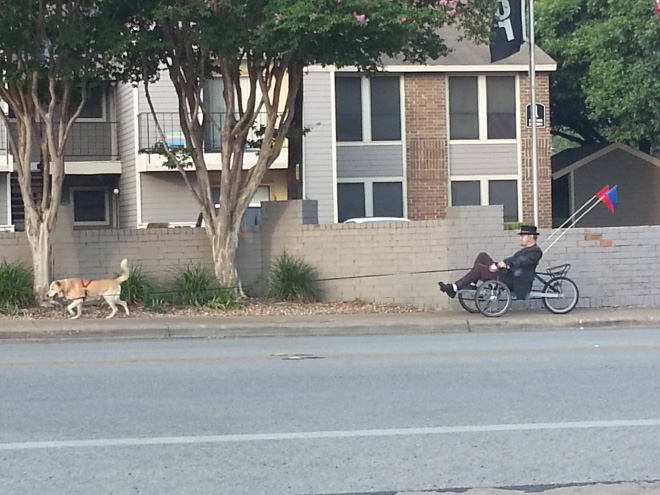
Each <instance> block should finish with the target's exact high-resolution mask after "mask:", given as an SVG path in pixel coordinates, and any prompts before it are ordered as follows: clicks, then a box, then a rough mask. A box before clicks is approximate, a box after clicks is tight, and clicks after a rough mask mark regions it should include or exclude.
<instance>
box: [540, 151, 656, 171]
mask: <svg viewBox="0 0 660 495" xmlns="http://www.w3.org/2000/svg"><path fill="white" fill-rule="evenodd" d="M615 150H620V151H623V152H624V153H628V154H630V155H633V156H635V157H637V158H639V159H641V160H643V161H646V162H648V163H650V164H651V165H655V166H656V167H658V168H660V160H658V159H657V158H655V157H653V156H651V155H649V154H647V153H644V152H643V151H639V150H636V149H635V148H631V147H630V146H628V145H626V144H623V143H611V144H599V145H594V146H582V147H580V148H572V149H569V150H565V151H562V152H561V153H557V154H556V155H555V156H553V157H552V169H553V173H552V178H553V179H559V178H560V177H563V176H564V175H567V174H569V173H571V172H573V171H575V170H577V169H579V168H580V167H583V166H584V165H586V164H588V163H591V162H593V161H595V160H598V159H599V158H601V157H603V156H605V155H607V154H608V153H611V152H612V151H615Z"/></svg>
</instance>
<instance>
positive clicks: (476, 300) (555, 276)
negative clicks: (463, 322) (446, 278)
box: [438, 225, 580, 317]
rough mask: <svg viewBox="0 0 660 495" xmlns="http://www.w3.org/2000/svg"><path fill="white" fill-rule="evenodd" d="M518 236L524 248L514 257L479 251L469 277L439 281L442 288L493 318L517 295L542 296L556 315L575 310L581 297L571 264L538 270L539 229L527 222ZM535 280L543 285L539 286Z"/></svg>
mask: <svg viewBox="0 0 660 495" xmlns="http://www.w3.org/2000/svg"><path fill="white" fill-rule="evenodd" d="M518 235H519V236H520V245H521V246H523V248H522V249H521V250H520V251H518V252H516V253H515V254H514V255H513V256H510V257H509V258H506V259H505V260H503V261H499V262H496V261H494V260H493V259H492V258H491V257H490V256H489V255H488V254H486V253H479V255H478V256H477V258H476V259H475V261H474V265H473V266H472V268H471V269H470V271H469V272H468V273H467V274H465V276H463V277H461V278H460V279H458V280H456V282H454V283H452V284H445V283H443V282H439V284H438V285H439V286H440V290H441V291H442V292H444V293H445V294H447V295H448V296H449V297H450V298H454V297H456V296H457V295H458V301H459V303H460V304H461V306H462V307H463V308H464V309H465V310H467V311H469V312H470V313H482V314H483V315H485V316H491V317H492V316H502V315H503V314H504V313H506V312H507V311H508V310H509V307H510V306H511V302H512V301H513V300H514V298H515V299H518V300H523V299H532V300H534V299H536V300H537V299H541V300H542V301H543V305H544V306H545V307H546V309H548V310H549V311H550V312H552V313H555V314H565V313H568V312H569V311H571V310H572V309H573V308H574V307H575V306H576V305H577V303H578V299H579V297H580V293H579V291H578V288H577V285H576V284H575V282H573V281H572V280H571V279H570V278H568V277H567V276H566V274H567V273H568V270H569V269H570V267H571V265H569V264H564V265H559V266H554V267H551V268H548V269H546V271H545V272H537V271H536V267H537V265H538V263H539V261H540V260H541V257H542V256H543V252H542V251H541V248H540V247H539V246H538V245H537V244H536V240H537V238H538V230H537V228H536V227H535V226H533V225H523V226H522V227H521V230H520V232H519V233H518ZM535 281H536V282H539V283H540V284H541V285H539V286H538V287H536V288H535V287H534V282H535ZM480 282H481V283H480ZM479 283H480V284H479ZM535 289H536V290H535Z"/></svg>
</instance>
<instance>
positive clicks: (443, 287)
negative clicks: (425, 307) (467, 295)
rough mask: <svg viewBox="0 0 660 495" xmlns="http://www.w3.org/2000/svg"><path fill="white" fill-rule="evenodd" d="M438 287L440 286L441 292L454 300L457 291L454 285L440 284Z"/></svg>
mask: <svg viewBox="0 0 660 495" xmlns="http://www.w3.org/2000/svg"><path fill="white" fill-rule="evenodd" d="M438 285H439V286H440V290H441V291H442V292H444V293H445V294H447V295H448V296H449V297H451V298H452V299H453V298H454V297H456V291H455V290H454V286H453V285H452V284H445V283H442V282H438Z"/></svg>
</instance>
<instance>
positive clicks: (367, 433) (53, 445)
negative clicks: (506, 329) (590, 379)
mask: <svg viewBox="0 0 660 495" xmlns="http://www.w3.org/2000/svg"><path fill="white" fill-rule="evenodd" d="M644 426H660V418H656V419H632V420H614V421H569V422H563V423H521V424H501V425H466V426H439V427H430V428H393V429H374V430H346V431H341V430H339V431H307V432H291V433H256V434H237V435H203V436H187V437H145V438H99V439H93V440H53V441H42V442H10V443H0V451H16V450H37V449H67V448H85V447H127V446H149V445H181V444H205V443H206V444H208V443H238V442H266V441H282V440H316V439H338V438H357V437H389V436H406V435H445V434H461V433H491V432H502V431H511V432H517V431H532V430H580V429H588V428H636V427H644Z"/></svg>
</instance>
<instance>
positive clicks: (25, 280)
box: [0, 260, 34, 312]
mask: <svg viewBox="0 0 660 495" xmlns="http://www.w3.org/2000/svg"><path fill="white" fill-rule="evenodd" d="M33 303H34V291H33V290H32V269H31V268H30V267H29V266H28V265H26V264H24V263H21V262H15V263H8V262H7V261H6V260H5V261H3V262H2V264H0V309H2V310H4V311H5V312H15V311H16V310H17V309H18V308H25V307H28V306H31V305H32V304H33Z"/></svg>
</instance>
